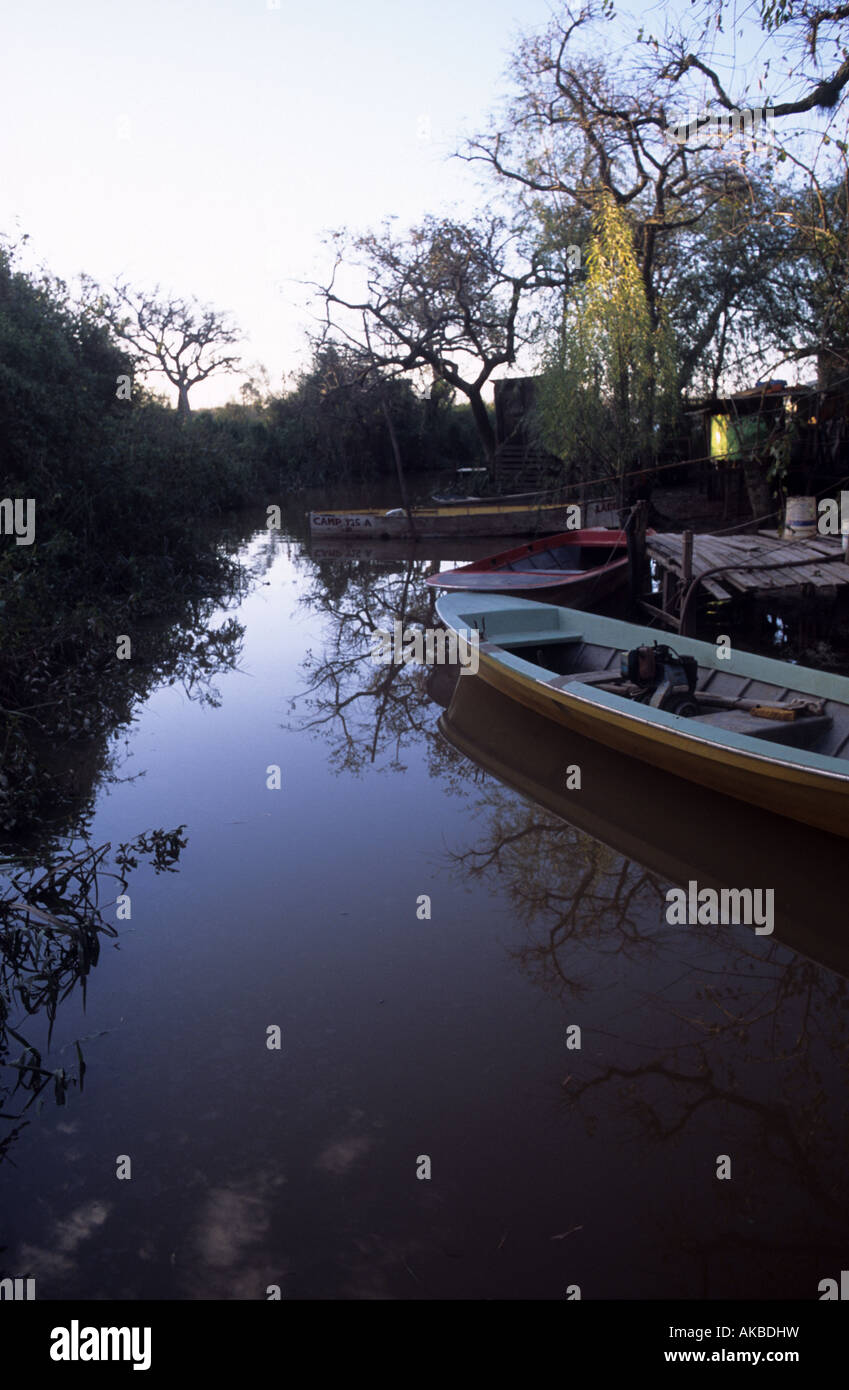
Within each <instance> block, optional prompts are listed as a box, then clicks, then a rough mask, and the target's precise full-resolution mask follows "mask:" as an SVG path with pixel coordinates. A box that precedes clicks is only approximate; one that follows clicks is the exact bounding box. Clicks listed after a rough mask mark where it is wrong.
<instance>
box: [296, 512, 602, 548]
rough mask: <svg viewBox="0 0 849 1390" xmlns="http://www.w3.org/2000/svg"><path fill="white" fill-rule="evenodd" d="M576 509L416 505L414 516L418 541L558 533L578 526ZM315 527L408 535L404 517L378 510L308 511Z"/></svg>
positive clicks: (319, 531) (370, 535)
mask: <svg viewBox="0 0 849 1390" xmlns="http://www.w3.org/2000/svg"><path fill="white" fill-rule="evenodd" d="M575 518H576V508H575V507H574V506H564V505H562V504H552V505H548V506H543V507H515V506H510V505H506V506H493V505H492V504H490V505H489V506H478V507H468V508H460V507H450V506H445V507H414V508H413V520H414V523H415V528H416V537H417V538H418V539H419V540H428V539H434V538H435V539H439V538H443V537H444V538H447V539H451V538H452V537H454V536H460V537H466V536H531V535H557V533H558V532H560V531H566V530H569V529H570V528H572V529H576V527H575ZM309 523H310V531H311V532H312V533H313V534H314V535H321V536H328V537H330V536H333V537H334V538H335V537H339V536H345V537H349V536H350V537H352V538H359V537H362V539H364V540H369V541H372V540H398V539H409V538H410V537H411V533H410V523H409V521H408V520H407V517H406V516H405V515H403V514H402V515H401V516H387V515H386V513H385V512H382V511H379V510H377V509H376V508H375V509H370V510H361V511H328V512H310V513H309Z"/></svg>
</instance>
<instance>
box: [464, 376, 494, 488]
mask: <svg viewBox="0 0 849 1390" xmlns="http://www.w3.org/2000/svg"><path fill="white" fill-rule="evenodd" d="M466 395H467V396H468V398H469V405H470V406H471V408H472V419H473V420H474V422H475V425H476V426H477V431H478V434H479V436H480V441H481V444H482V445H483V448H484V454H485V455H486V461H487V465H488V466H489V468H490V470H491V469H492V468H493V467H494V465H495V430H494V429H493V428H492V421H491V419H490V418H489V411H488V410H487V408H486V403H485V401H484V399H483V397H482V395H481V393H480V391H479V390H478V389H477V388H474V389H472V390H467V391H466Z"/></svg>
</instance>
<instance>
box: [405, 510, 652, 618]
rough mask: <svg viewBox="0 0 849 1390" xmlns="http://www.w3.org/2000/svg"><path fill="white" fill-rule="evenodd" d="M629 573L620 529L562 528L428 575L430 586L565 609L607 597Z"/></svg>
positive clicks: (623, 539) (625, 547) (625, 546)
mask: <svg viewBox="0 0 849 1390" xmlns="http://www.w3.org/2000/svg"><path fill="white" fill-rule="evenodd" d="M627 578H628V550H627V541H626V538H625V532H624V531H616V530H606V529H604V528H602V527H597V528H595V529H594V530H587V531H563V532H562V533H561V534H560V535H557V536H543V537H542V538H541V539H539V540H535V541H529V542H528V543H527V544H526V545H517V546H514V548H513V549H512V550H502V551H500V552H499V553H498V554H497V555H490V556H488V557H487V558H486V559H485V560H475V561H474V563H473V564H471V565H461V566H460V568H459V569H453V570H445V571H444V572H443V573H441V574H432V575H430V576H429V577H428V581H427V582H428V584H430V585H431V586H432V587H433V588H434V589H449V590H452V591H459V590H466V591H468V592H470V593H497V594H510V595H512V596H513V597H514V598H534V599H538V600H541V601H542V602H543V603H556V604H559V605H560V606H561V607H565V608H580V607H583V606H584V605H585V604H587V603H594V602H596V601H597V600H598V599H601V598H604V597H606V596H607V595H608V594H611V593H613V592H614V590H616V589H618V588H620V587H621V585H623V584H624V583H625V581H626V579H627Z"/></svg>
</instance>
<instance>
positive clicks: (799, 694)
mask: <svg viewBox="0 0 849 1390" xmlns="http://www.w3.org/2000/svg"><path fill="white" fill-rule="evenodd" d="M436 611H437V613H438V615H439V617H440V619H441V620H442V622H443V623H444V624H445V626H446V627H447V628H449V629H450V630H452V631H454V632H456V633H457V634H458V639H459V651H460V660H461V661H464V660H465V659H466V658H467V656H468V653H469V651H470V650H471V649H473V648H474V647H477V650H478V663H479V666H478V669H479V675H480V677H481V678H482V679H483V680H484V681H486V682H488V683H489V684H491V685H493V686H495V688H496V689H498V690H501V691H502V692H503V693H505V694H507V695H510V696H512V698H513V699H515V700H517V701H518V702H519V703H520V704H523V705H525V706H527V707H528V708H529V709H533V710H536V711H537V712H538V713H540V714H543V715H545V716H547V718H549V719H554V720H556V721H557V722H558V723H560V724H564V725H565V726H566V727H567V728H570V729H572V730H573V732H575V733H578V734H582V735H584V736H585V737H587V738H590V739H595V740H597V741H599V742H602V743H604V744H606V745H607V747H609V748H612V749H615V750H616V751H617V752H619V753H624V754H627V755H629V756H631V757H634V758H640V759H642V760H643V761H644V762H647V763H651V764H652V765H653V766H655V767H658V768H662V769H663V770H664V771H666V772H671V773H673V774H675V775H676V776H678V777H682V778H685V779H687V780H688V781H691V782H696V783H698V784H699V785H700V786H703V787H709V788H711V789H712V790H714V791H718V792H721V793H722V794H723V795H726V796H732V797H736V798H737V799H738V800H740V801H745V802H750V803H751V804H752V805H755V806H761V807H763V808H764V809H765V810H767V811H772V812H775V813H776V814H778V815H781V816H785V817H787V818H789V819H791V820H797V821H802V822H804V823H805V824H807V825H813V826H815V827H817V829H820V830H826V831H829V832H830V833H831V834H833V835H841V836H843V837H846V838H849V679H847V678H846V677H845V676H838V675H834V674H831V673H829V672H825V671H815V670H813V669H812V668H810V667H806V666H795V665H791V664H790V663H789V662H786V661H776V660H774V659H773V658H770V657H764V656H756V655H753V654H751V653H749V652H743V651H737V650H736V649H733V648H720V647H718V646H717V645H716V644H715V643H712V642H699V641H697V640H696V639H695V638H688V637H679V636H677V635H676V636H675V638H674V641H675V650H674V651H673V650H672V649H671V647H669V646H667V645H666V644H665V643H658V642H657V640H656V639H657V636H658V633H657V630H656V629H654V628H647V627H642V626H639V625H637V624H634V623H626V622H621V621H619V620H618V619H615V618H606V617H602V616H600V615H599V614H597V613H586V612H579V611H577V610H575V609H570V608H555V607H552V606H551V605H550V604H544V603H532V602H529V601H528V600H527V599H520V598H507V597H505V596H504V595H502V594H476V593H465V594H463V593H448V594H442V595H441V596H440V598H439V599H438V600H437V603H436ZM662 635H665V634H662ZM635 814H639V809H638V808H635Z"/></svg>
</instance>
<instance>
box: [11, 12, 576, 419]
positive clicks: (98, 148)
mask: <svg viewBox="0 0 849 1390" xmlns="http://www.w3.org/2000/svg"><path fill="white" fill-rule="evenodd" d="M550 13H551V9H550V5H549V3H548V0H428V3H427V4H424V3H422V4H410V3H406V2H405V0H400V2H399V0H363V2H362V3H360V4H354V3H351V2H350V0H348V2H347V3H346V0H314V3H309V0H298V3H293V0H281V3H280V8H279V9H269V8H267V4H266V0H143V3H137V4H125V3H118V4H116V3H114V0H77V3H74V4H68V3H57V2H56V0H47V3H35V4H29V3H26V0H18V3H16V4H12V5H10V6H7V7H5V8H4V16H3V36H2V52H0V146H2V170H3V174H2V180H0V230H2V231H5V232H13V231H14V222H15V219H16V218H17V219H18V221H19V223H20V229H21V230H22V231H25V232H28V233H29V234H30V236H31V238H32V240H31V243H30V247H31V250H32V256H33V257H34V258H36V259H38V260H44V261H46V262H47V264H48V265H49V266H50V268H51V269H52V270H53V271H55V272H56V273H57V274H60V275H62V276H64V277H66V278H68V277H71V276H73V275H74V274H76V272H78V271H80V270H86V271H88V272H89V273H90V274H92V275H93V276H94V277H95V278H96V279H98V280H100V281H102V282H104V283H108V282H109V281H110V280H112V279H113V278H114V277H115V276H117V275H119V274H126V275H127V276H128V277H129V278H130V279H131V280H132V281H133V282H135V283H137V284H139V285H143V286H148V285H150V286H152V285H153V284H154V283H156V282H157V281H158V282H160V283H161V284H162V285H163V286H166V287H168V288H170V289H173V290H175V291H177V292H179V293H181V294H183V293H185V294H196V295H197V296H198V297H199V298H200V299H202V300H205V301H206V300H208V301H210V302H211V303H214V304H215V305H216V306H218V307H220V308H222V309H229V310H231V311H232V312H233V314H234V315H235V316H236V318H237V319H238V321H239V323H240V324H241V326H242V327H243V329H244V330H245V331H246V333H247V334H248V342H247V343H246V344H245V350H246V356H247V358H248V360H250V359H252V358H258V359H259V360H260V361H262V362H264V363H265V365H266V366H267V367H268V369H269V371H270V373H271V376H272V380H274V381H278V380H279V378H280V376H281V374H282V373H283V372H284V370H290V369H291V368H293V367H294V366H296V365H297V362H298V359H299V357H300V356H301V345H302V341H303V339H302V333H303V327H304V325H305V324H306V322H307V319H306V317H305V315H304V314H303V312H299V310H298V308H297V305H298V303H299V302H300V303H302V302H303V293H302V292H301V291H300V290H299V288H298V286H297V285H292V284H286V283H285V281H286V280H287V279H289V278H294V279H309V278H318V277H319V276H320V274H321V273H322V272H323V271H324V269H325V268H326V267H327V265H328V264H329V260H328V253H327V252H325V251H323V250H322V248H321V246H320V244H319V237H320V234H321V233H322V232H323V230H324V229H326V228H330V227H334V226H340V225H342V224H349V225H352V226H359V227H363V228H365V227H366V226H369V225H373V224H377V223H378V222H379V221H380V220H381V218H382V217H384V216H386V215H388V214H393V213H394V214H397V215H398V217H399V218H400V220H401V222H402V223H405V222H408V221H412V220H415V219H418V218H420V217H421V216H422V215H423V214H424V213H426V212H428V211H438V210H440V209H441V208H443V207H445V206H447V205H451V204H457V205H459V206H465V207H466V208H469V207H471V206H472V205H473V203H474V201H475V198H474V189H473V183H472V174H471V172H470V170H469V168H468V166H465V165H463V164H460V163H459V162H457V161H454V162H451V163H447V162H446V159H445V156H446V154H447V153H449V152H450V150H452V149H453V148H455V147H456V144H457V142H458V140H459V137H460V135H461V133H462V131H463V130H468V131H469V132H471V131H472V130H473V129H475V128H476V127H478V126H480V125H482V124H483V123H484V121H485V118H486V116H487V114H488V112H489V111H490V109H491V108H492V106H493V104H494V102H495V99H496V97H497V94H498V92H499V91H503V90H504V83H503V81H502V73H503V70H504V68H505V66H506V63H507V60H508V57H509V53H510V49H511V44H512V43H513V42H514V41H515V38H516V35H517V33H518V31H519V28H520V27H524V26H527V25H534V24H543V23H545V21H546V20H547V19H548V18H549V17H550ZM422 118H427V119H429V122H430V138H429V139H424V138H422V135H423V134H424V133H425V132H426V129H427V127H426V125H424V124H420V123H421V122H422ZM235 387H236V382H235V381H230V382H228V381H227V379H226V378H225V379H223V381H222V382H221V383H220V384H218V385H217V386H216V383H215V382H210V383H209V384H208V386H207V388H206V396H205V397H204V396H202V392H203V390H204V388H203V387H198V389H197V391H196V393H195V395H194V396H193V400H194V401H195V403H196V404H197V405H202V404H206V403H214V402H216V401H218V400H220V399H222V398H223V397H226V396H227V395H229V394H230V393H231V392H233V391H234V389H235Z"/></svg>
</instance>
